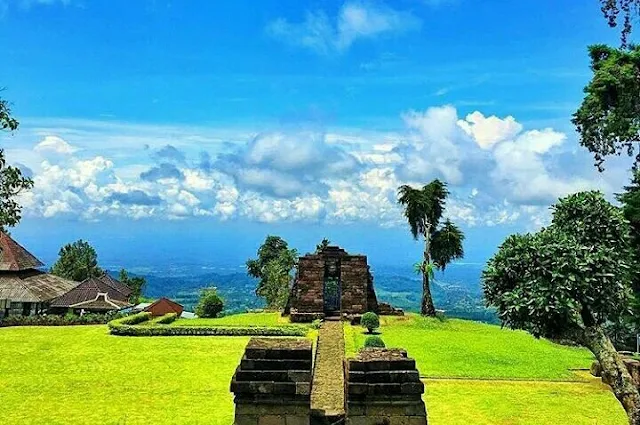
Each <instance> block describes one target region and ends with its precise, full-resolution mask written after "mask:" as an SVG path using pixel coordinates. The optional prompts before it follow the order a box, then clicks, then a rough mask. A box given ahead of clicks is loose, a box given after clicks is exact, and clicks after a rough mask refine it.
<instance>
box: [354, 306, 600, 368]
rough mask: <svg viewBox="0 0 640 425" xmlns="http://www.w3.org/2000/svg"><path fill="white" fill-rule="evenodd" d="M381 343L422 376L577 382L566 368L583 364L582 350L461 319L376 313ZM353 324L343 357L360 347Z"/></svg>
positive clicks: (585, 358) (586, 364)
mask: <svg viewBox="0 0 640 425" xmlns="http://www.w3.org/2000/svg"><path fill="white" fill-rule="evenodd" d="M381 323H382V327H381V329H380V332H381V335H380V336H381V337H382V339H383V340H384V342H385V344H386V345H387V347H402V348H405V349H406V350H407V351H408V353H409V355H410V356H411V357H413V358H415V359H416V362H417V364H418V369H419V370H420V373H421V374H422V375H423V376H426V377H464V378H494V379H514V378H515V379H535V380H579V379H580V378H579V377H578V375H576V374H574V373H573V372H571V371H570V370H569V369H570V368H588V367H589V366H590V365H591V362H592V359H593V356H592V355H591V353H589V352H588V351H587V350H585V349H580V348H573V347H566V346H561V345H558V344H554V343H552V342H550V341H547V340H544V339H535V338H533V337H532V336H531V335H529V334H528V333H526V332H522V331H512V330H507V329H501V328H500V327H499V326H493V325H487V324H483V323H478V322H471V321H467V320H458V319H446V320H445V321H444V322H442V321H440V320H438V319H427V318H422V317H420V316H417V315H413V314H411V315H407V316H404V317H382V318H381ZM365 338H366V335H365V334H364V333H363V329H362V328H361V327H359V326H349V325H346V326H345V342H346V350H347V354H348V355H353V354H354V353H355V351H356V349H358V348H360V347H362V345H363V344H364V340H365Z"/></svg>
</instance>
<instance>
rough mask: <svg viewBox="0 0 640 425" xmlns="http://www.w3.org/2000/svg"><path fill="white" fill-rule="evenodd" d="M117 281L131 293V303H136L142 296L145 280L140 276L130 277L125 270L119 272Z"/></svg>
mask: <svg viewBox="0 0 640 425" xmlns="http://www.w3.org/2000/svg"><path fill="white" fill-rule="evenodd" d="M118 280H119V281H120V282H122V283H124V284H125V285H126V286H127V287H128V288H129V289H131V290H132V291H133V293H132V294H131V301H132V302H134V303H137V302H138V301H139V299H140V296H141V295H142V291H143V290H144V286H145V285H146V283H147V280H146V279H145V278H144V277H142V276H131V275H130V274H129V273H128V272H127V271H126V270H125V269H122V270H120V275H119V277H118Z"/></svg>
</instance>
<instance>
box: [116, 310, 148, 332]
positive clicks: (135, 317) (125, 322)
mask: <svg viewBox="0 0 640 425" xmlns="http://www.w3.org/2000/svg"><path fill="white" fill-rule="evenodd" d="M150 319H151V313H149V312H148V311H143V312H140V313H137V314H132V315H131V316H125V317H123V318H121V319H116V320H112V321H110V322H109V328H110V329H113V328H116V327H118V326H131V325H137V324H139V323H143V322H146V321H148V320H150Z"/></svg>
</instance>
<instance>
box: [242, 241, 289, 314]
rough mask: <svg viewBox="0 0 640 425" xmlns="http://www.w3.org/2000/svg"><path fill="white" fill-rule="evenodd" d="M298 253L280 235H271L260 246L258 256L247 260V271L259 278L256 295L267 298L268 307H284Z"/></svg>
mask: <svg viewBox="0 0 640 425" xmlns="http://www.w3.org/2000/svg"><path fill="white" fill-rule="evenodd" d="M297 255H298V254H297V251H296V250H295V249H289V245H288V244H287V242H286V241H285V240H284V239H282V238H281V237H280V236H271V235H270V236H267V238H266V239H265V241H264V243H263V244H262V245H261V246H260V248H258V257H257V258H255V259H250V260H248V261H247V273H248V274H249V275H250V276H253V277H255V278H257V279H259V281H258V286H257V288H256V295H258V296H260V297H263V298H265V301H266V303H267V307H269V308H281V307H284V305H285V303H286V296H287V295H288V291H289V281H290V273H291V270H292V269H293V268H294V267H295V265H296V259H297Z"/></svg>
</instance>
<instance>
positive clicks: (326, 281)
mask: <svg viewBox="0 0 640 425" xmlns="http://www.w3.org/2000/svg"><path fill="white" fill-rule="evenodd" d="M287 310H288V311H287V312H289V313H290V314H291V321H293V322H311V321H313V320H315V319H321V318H324V317H330V316H338V317H349V318H355V319H357V318H359V317H360V316H362V314H364V313H366V312H367V311H373V312H376V313H378V314H385V315H401V314H403V312H402V310H400V309H394V308H392V307H391V306H390V305H389V304H386V303H379V302H378V299H377V297H376V292H375V290H374V288H373V276H372V275H371V273H370V271H369V265H368V264H367V257H366V256H365V255H351V254H349V253H348V252H346V251H345V250H344V249H342V248H340V247H338V246H328V247H326V248H324V249H323V250H322V251H320V252H317V253H315V254H307V255H305V256H303V257H300V258H299V259H298V270H297V274H296V278H295V280H294V283H293V287H292V289H291V295H290V297H289V306H288V308H287Z"/></svg>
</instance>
